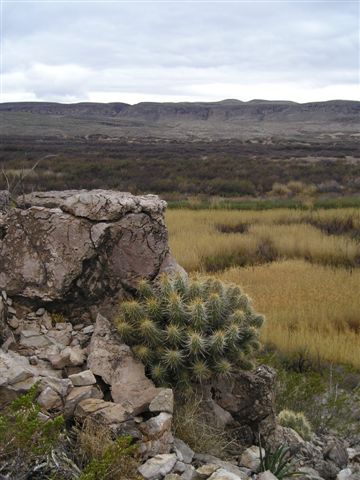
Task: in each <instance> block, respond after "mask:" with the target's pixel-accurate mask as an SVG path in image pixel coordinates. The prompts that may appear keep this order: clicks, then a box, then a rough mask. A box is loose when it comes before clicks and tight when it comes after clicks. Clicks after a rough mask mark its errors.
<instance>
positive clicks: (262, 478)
mask: <svg viewBox="0 0 360 480" xmlns="http://www.w3.org/2000/svg"><path fill="white" fill-rule="evenodd" d="M257 480H277V477H275V475H274V474H273V473H271V472H270V470H266V472H261V473H259V475H258V476H257Z"/></svg>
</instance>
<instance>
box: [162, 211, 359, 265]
mask: <svg viewBox="0 0 360 480" xmlns="http://www.w3.org/2000/svg"><path fill="white" fill-rule="evenodd" d="M345 215H346V216H351V215H353V217H351V218H354V225H356V226H357V225H358V227H359V228H360V220H359V218H360V217H359V212H358V211H356V210H355V209H354V211H352V210H350V211H349V209H348V210H345V209H343V210H335V211H330V212H320V213H319V212H316V213H313V214H309V213H307V212H302V211H297V210H285V209H284V210H271V211H261V212H246V211H245V212H244V211H226V210H200V211H192V210H170V211H169V212H167V224H168V228H169V234H170V246H171V249H172V251H173V253H174V255H175V257H176V258H177V260H178V261H179V262H180V263H181V264H182V265H183V266H184V268H185V269H187V270H188V271H206V270H208V271H211V270H218V269H221V266H222V265H223V266H224V267H228V266H236V265H239V266H244V265H246V264H252V265H253V264H259V263H264V261H267V260H269V259H270V260H273V259H274V256H275V258H277V259H286V258H304V259H305V260H308V261H311V262H314V263H321V264H325V265H333V266H339V265H343V266H347V267H355V266H357V265H359V264H360V243H359V242H357V241H355V240H354V239H352V238H350V236H344V235H327V234H326V233H324V232H322V231H321V230H320V229H319V228H316V227H315V226H313V225H311V224H309V223H308V222H309V221H318V222H320V221H325V220H327V221H329V220H331V219H334V218H338V217H340V218H343V217H344V216H345ZM239 224H242V225H245V226H246V230H247V231H245V233H223V232H221V231H219V226H223V225H227V226H230V227H235V226H236V225H239ZM264 245H265V247H266V248H265V254H264V248H263V247H264ZM269 248H271V252H269V251H268V250H269ZM269 253H270V258H267V255H269ZM221 259H224V261H221ZM212 262H214V268H211V263H212ZM217 265H218V267H217ZM209 267H210V268H209Z"/></svg>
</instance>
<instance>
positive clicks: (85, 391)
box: [64, 386, 103, 418]
mask: <svg viewBox="0 0 360 480" xmlns="http://www.w3.org/2000/svg"><path fill="white" fill-rule="evenodd" d="M102 397H103V394H102V392H101V391H100V390H99V389H98V388H96V387H93V386H86V387H74V388H73V389H72V390H71V392H70V393H69V395H68V396H67V397H66V403H65V409H64V416H65V417H66V418H69V417H71V416H72V415H73V413H74V410H75V408H76V405H77V404H78V403H80V402H81V401H82V400H86V399H88V398H97V399H101V398H102Z"/></svg>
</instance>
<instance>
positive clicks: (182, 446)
mask: <svg viewBox="0 0 360 480" xmlns="http://www.w3.org/2000/svg"><path fill="white" fill-rule="evenodd" d="M174 452H175V453H176V456H177V458H178V459H179V460H180V462H184V463H191V462H192V459H193V458H194V452H193V450H191V448H190V447H189V446H188V445H186V443H185V442H183V441H182V440H180V438H175V439H174Z"/></svg>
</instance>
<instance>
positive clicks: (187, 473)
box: [181, 465, 196, 480]
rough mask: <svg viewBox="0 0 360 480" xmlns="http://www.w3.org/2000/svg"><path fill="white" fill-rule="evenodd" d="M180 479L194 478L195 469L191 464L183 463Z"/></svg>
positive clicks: (189, 479) (191, 479) (192, 479)
mask: <svg viewBox="0 0 360 480" xmlns="http://www.w3.org/2000/svg"><path fill="white" fill-rule="evenodd" d="M181 478H182V480H195V478H196V470H195V467H193V466H192V465H185V470H184V472H183V473H182V474H181Z"/></svg>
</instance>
